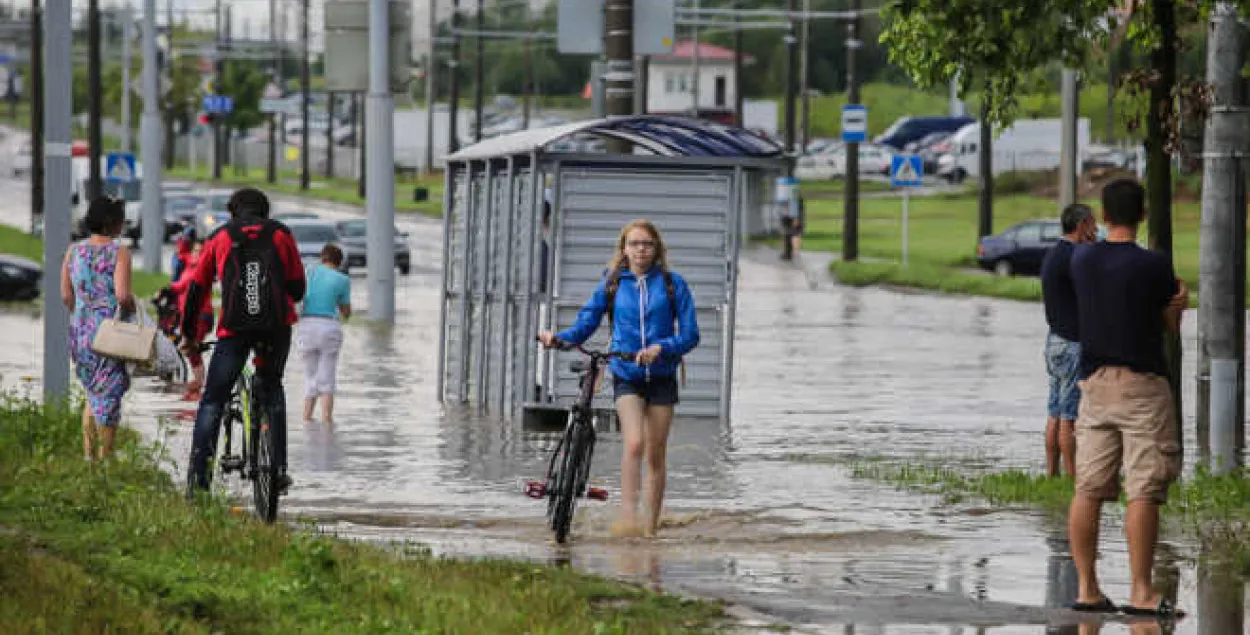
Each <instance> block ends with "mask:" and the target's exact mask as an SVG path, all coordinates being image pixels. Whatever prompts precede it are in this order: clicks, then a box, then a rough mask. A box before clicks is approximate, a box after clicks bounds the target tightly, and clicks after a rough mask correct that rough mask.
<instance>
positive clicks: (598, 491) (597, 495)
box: [586, 487, 608, 501]
mask: <svg viewBox="0 0 1250 635" xmlns="http://www.w3.org/2000/svg"><path fill="white" fill-rule="evenodd" d="M586 498H593V499H595V500H597V501H605V500H608V490H606V489H603V488H602V487H591V488H589V489H587V490H586Z"/></svg>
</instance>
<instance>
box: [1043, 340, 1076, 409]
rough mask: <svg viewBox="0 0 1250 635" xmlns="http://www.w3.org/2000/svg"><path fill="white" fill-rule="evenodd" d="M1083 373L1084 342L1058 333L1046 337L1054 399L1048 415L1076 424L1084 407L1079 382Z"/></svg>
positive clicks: (1047, 371) (1047, 405)
mask: <svg viewBox="0 0 1250 635" xmlns="http://www.w3.org/2000/svg"><path fill="white" fill-rule="evenodd" d="M1080 371H1081V343H1080V342H1072V341H1069V340H1066V339H1064V338H1062V337H1059V336H1058V335H1055V334H1054V333H1050V334H1048V335H1047V336H1046V374H1047V375H1049V376H1050V396H1049V397H1048V398H1047V400H1046V413H1047V414H1048V415H1049V416H1051V417H1056V418H1058V419H1062V420H1063V421H1076V414H1077V409H1078V408H1079V407H1080V405H1081V389H1080V387H1079V386H1077V384H1076V382H1077V379H1078V378H1079V375H1080Z"/></svg>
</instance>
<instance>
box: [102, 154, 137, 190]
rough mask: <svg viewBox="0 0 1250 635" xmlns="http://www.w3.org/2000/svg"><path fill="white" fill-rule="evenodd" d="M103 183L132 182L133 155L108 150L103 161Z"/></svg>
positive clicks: (133, 172) (133, 178) (133, 175)
mask: <svg viewBox="0 0 1250 635" xmlns="http://www.w3.org/2000/svg"><path fill="white" fill-rule="evenodd" d="M104 182H105V183H134V182H135V155H133V154H131V153H129V152H110V153H108V155H106V156H105V161H104Z"/></svg>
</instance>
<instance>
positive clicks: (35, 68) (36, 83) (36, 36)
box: [27, 0, 69, 381]
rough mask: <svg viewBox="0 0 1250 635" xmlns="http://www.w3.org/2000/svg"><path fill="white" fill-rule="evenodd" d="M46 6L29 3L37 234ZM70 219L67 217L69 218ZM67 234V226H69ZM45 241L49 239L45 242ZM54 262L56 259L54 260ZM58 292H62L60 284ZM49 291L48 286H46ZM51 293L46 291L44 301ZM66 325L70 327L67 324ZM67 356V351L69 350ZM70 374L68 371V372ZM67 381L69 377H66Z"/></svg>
mask: <svg viewBox="0 0 1250 635" xmlns="http://www.w3.org/2000/svg"><path fill="white" fill-rule="evenodd" d="M43 77H44V68H43V7H42V6H41V3H40V0H31V3H30V81H28V82H27V84H28V85H29V86H30V232H31V233H32V234H33V233H35V223H36V222H38V221H39V219H41V218H43V203H44V197H43V179H44V134H43V126H44V117H45V115H44V109H43V105H44V98H43V88H44V85H45V84H46V82H45V81H44V79H43ZM66 222H67V223H68V222H69V221H68V220H67V221H66ZM67 233H68V227H67ZM44 234H47V227H46V226H45V227H44ZM45 244H46V241H45ZM54 262H55V261H54ZM55 277H56V276H44V283H45V284H47V283H48V280H49V279H50V278H55ZM59 284H60V283H59V281H58V288H57V289H56V292H57V293H58V294H59V293H60V292H61V290H60V287H59ZM45 291H46V289H45ZM48 297H60V296H59V295H58V296H49V295H48V293H46V292H45V293H44V298H45V301H46V299H47V298H48ZM66 328H69V327H68V326H67V327H66ZM66 354H67V355H68V353H66ZM66 372H67V373H68V372H69V371H66ZM66 381H68V380H66Z"/></svg>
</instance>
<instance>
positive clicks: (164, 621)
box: [0, 396, 722, 634]
mask: <svg viewBox="0 0 1250 635" xmlns="http://www.w3.org/2000/svg"><path fill="white" fill-rule="evenodd" d="M80 434H81V433H80V424H79V419H78V416H77V414H76V412H74V411H72V410H66V409H58V408H54V407H53V408H46V409H45V408H44V407H42V406H40V405H38V404H35V403H34V402H31V401H26V400H22V399H18V398H15V397H12V396H5V397H2V398H0V593H4V594H5V595H4V597H5V599H6V601H5V602H3V603H0V607H2V608H0V632H3V633H35V632H65V633H75V632H81V633H87V632H91V633H101V632H106V631H107V632H112V631H113V630H118V632H121V631H122V630H124V631H126V632H131V633H171V632H172V633H218V632H220V633H238V634H248V633H275V634H277V633H281V634H286V633H696V632H708V631H710V630H711V629H714V628H715V627H716V626H717V625H718V624H719V620H720V619H721V616H722V612H721V609H720V607H719V606H717V605H716V604H713V603H707V602H700V601H688V600H682V599H680V598H676V597H673V596H666V595H659V594H655V593H652V592H649V591H645V590H642V589H640V588H637V587H634V586H631V585H627V584H623V583H618V582H614V581H610V580H606V579H602V578H597V577H593V576H588V575H584V574H580V573H577V572H576V571H573V570H572V569H569V568H555V567H546V566H539V565H534V564H529V563H523V562H512V561H503V560H490V559H486V560H473V561H461V560H453V559H448V558H440V557H435V556H433V555H431V554H430V552H429V551H428V549H425V548H423V547H420V546H416V545H405V546H404V547H403V548H402V549H399V550H384V549H382V548H379V547H377V546H374V545H370V544H368V543H355V542H347V541H341V540H337V539H333V538H329V537H325V536H320V535H317V534H315V533H311V532H305V531H299V530H296V529H293V528H290V527H286V526H282V525H278V526H267V525H263V524H260V523H257V522H255V521H253V520H250V519H249V518H244V517H239V516H236V515H233V514H231V513H230V511H229V507H228V505H227V503H226V502H225V501H220V500H206V501H204V502H201V503H198V504H190V503H188V502H186V501H185V499H184V498H183V496H182V495H181V493H180V492H179V489H178V488H177V487H176V486H175V485H174V483H172V482H171V480H170V478H169V476H168V475H167V473H166V472H164V471H162V470H161V469H160V465H161V463H162V461H164V460H167V459H165V458H164V452H163V450H162V449H161V448H159V447H155V446H146V445H142V444H140V443H138V442H137V441H136V440H135V439H134V437H133V435H130V436H128V437H127V438H126V440H125V441H124V442H123V443H122V444H121V446H120V448H119V452H118V454H117V456H116V458H115V459H114V460H111V461H109V462H106V463H104V464H101V465H92V464H88V463H86V462H84V461H83V460H82V458H81V454H80V448H81V445H80V444H81V441H80Z"/></svg>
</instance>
